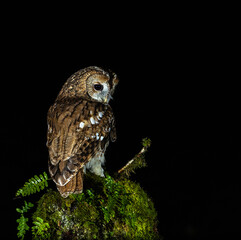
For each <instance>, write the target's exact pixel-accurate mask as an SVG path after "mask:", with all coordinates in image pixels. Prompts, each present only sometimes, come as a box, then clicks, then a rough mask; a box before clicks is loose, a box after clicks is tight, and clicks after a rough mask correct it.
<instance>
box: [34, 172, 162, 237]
mask: <svg viewBox="0 0 241 240" xmlns="http://www.w3.org/2000/svg"><path fill="white" fill-rule="evenodd" d="M38 218H41V219H42V220H43V223H48V224H49V226H50V227H49V228H46V232H45V238H44V239H46V236H48V238H49V239H158V232H157V213H156V211H155V208H154V205H153V202H152V201H151V199H150V198H149V197H148V196H147V194H146V193H145V192H144V190H143V189H142V188H141V187H140V185H139V184H137V183H134V182H132V181H130V180H128V179H123V180H115V179H113V178H112V177H111V176H109V175H106V177H105V178H101V177H98V176H96V175H93V174H91V173H89V174H87V175H86V176H85V190H84V192H83V193H81V194H76V195H75V194H72V195H70V196H69V197H68V198H62V197H61V196H60V194H59V193H58V192H57V191H53V190H51V189H49V190H48V191H47V193H45V194H44V195H43V196H42V197H41V199H40V200H39V201H38V204H37V209H36V211H35V213H34V214H33V221H37V219H38ZM39 239H41V238H39Z"/></svg>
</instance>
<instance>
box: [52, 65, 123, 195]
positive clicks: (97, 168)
mask: <svg viewBox="0 0 241 240" xmlns="http://www.w3.org/2000/svg"><path fill="white" fill-rule="evenodd" d="M117 83H118V79H117V77H116V75H115V74H114V73H108V72H105V71H104V70H103V69H101V68H98V67H89V68H85V69H83V70H80V71H78V72H77V73H75V74H73V75H72V76H71V77H70V78H69V79H68V80H67V82H66V83H65V84H64V86H63V88H62V89H61V91H60V93H59V95H58V97H57V99H56V101H55V103H54V104H53V105H52V106H51V107H50V109H49V111H48V117H47V121H48V134H47V147H48V149H49V172H50V175H51V177H52V179H53V180H54V182H55V183H56V185H57V188H58V190H59V192H60V194H61V195H62V196H63V197H67V196H68V195H69V194H70V193H80V192H81V191H82V189H83V173H84V172H85V171H86V169H89V170H90V171H92V172H94V173H95V174H97V175H100V176H104V174H103V169H102V167H101V166H102V165H103V163H104V153H105V150H106V147H107V146H108V144H109V140H111V141H115V139H116V130H115V120H114V116H113V112H112V109H111V107H110V105H109V104H108V102H109V100H110V98H111V95H112V94H113V92H114V88H115V87H116V85H117ZM99 85H100V86H101V87H100V86H99Z"/></svg>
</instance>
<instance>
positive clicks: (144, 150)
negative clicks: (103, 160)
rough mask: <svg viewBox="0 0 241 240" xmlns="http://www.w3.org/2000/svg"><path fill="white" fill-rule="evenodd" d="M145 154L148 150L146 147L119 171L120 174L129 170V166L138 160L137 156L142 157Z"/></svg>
mask: <svg viewBox="0 0 241 240" xmlns="http://www.w3.org/2000/svg"><path fill="white" fill-rule="evenodd" d="M145 152H146V149H145V147H143V148H142V149H141V151H140V152H139V153H138V154H137V155H136V156H135V157H134V158H132V159H131V160H130V161H129V162H128V163H127V164H126V165H125V166H124V167H123V168H121V169H120V170H118V174H120V173H122V172H123V171H124V170H125V169H126V168H128V166H129V165H130V164H132V163H133V162H134V161H135V160H136V158H137V156H139V155H141V154H143V153H145Z"/></svg>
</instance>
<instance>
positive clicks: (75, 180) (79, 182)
mask: <svg viewBox="0 0 241 240" xmlns="http://www.w3.org/2000/svg"><path fill="white" fill-rule="evenodd" d="M57 189H58V190H59V192H60V194H61V196H62V197H64V198H66V197H68V196H69V195H70V194H71V193H75V194H77V193H82V191H83V169H80V170H79V171H78V173H77V174H76V175H75V176H74V177H72V178H71V180H70V181H69V182H68V183H67V184H65V185H64V186H58V185H57Z"/></svg>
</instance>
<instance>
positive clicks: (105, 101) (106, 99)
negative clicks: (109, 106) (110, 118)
mask: <svg viewBox="0 0 241 240" xmlns="http://www.w3.org/2000/svg"><path fill="white" fill-rule="evenodd" d="M103 102H104V104H106V103H108V96H106V97H105V98H104V99H103Z"/></svg>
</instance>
